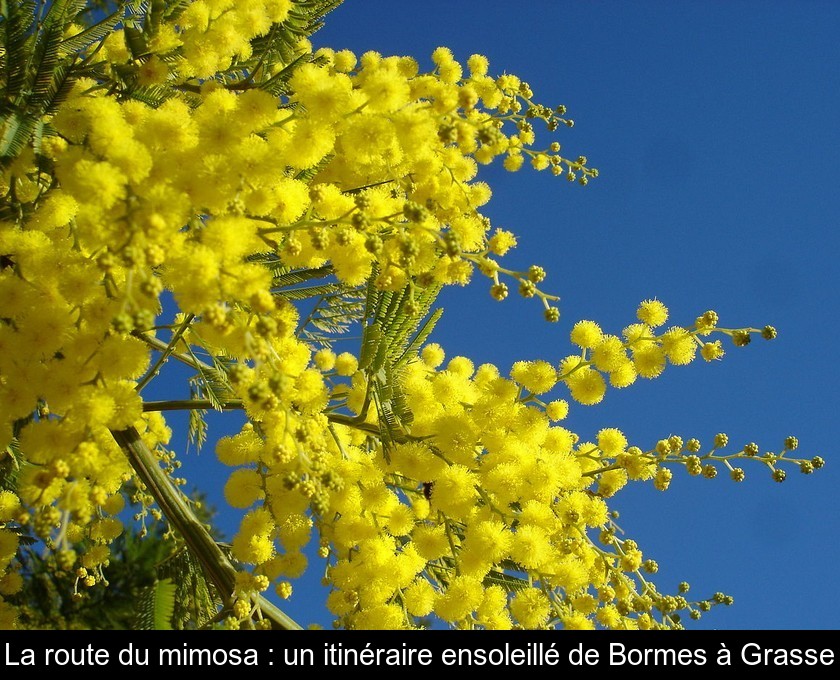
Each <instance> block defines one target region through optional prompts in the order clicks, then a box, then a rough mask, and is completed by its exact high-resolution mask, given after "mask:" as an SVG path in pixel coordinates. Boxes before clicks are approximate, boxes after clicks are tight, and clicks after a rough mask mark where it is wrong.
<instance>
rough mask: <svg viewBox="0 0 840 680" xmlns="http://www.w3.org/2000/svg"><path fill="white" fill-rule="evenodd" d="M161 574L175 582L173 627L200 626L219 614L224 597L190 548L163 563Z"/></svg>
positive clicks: (181, 628) (160, 567)
mask: <svg viewBox="0 0 840 680" xmlns="http://www.w3.org/2000/svg"><path fill="white" fill-rule="evenodd" d="M158 574H159V575H160V576H161V577H169V578H171V579H173V580H174V582H175V584H176V591H175V610H174V615H173V617H172V626H173V628H175V629H176V630H184V629H185V628H201V627H202V626H204V625H205V624H206V623H207V622H208V621H210V620H211V619H213V618H214V617H215V616H216V613H217V612H218V610H219V608H220V606H221V600H220V599H219V598H218V597H217V596H216V592H215V589H214V588H213V587H212V586H211V585H210V584H209V583H208V581H207V579H206V578H205V576H204V572H203V570H202V568H201V564H200V563H199V562H198V561H196V559H195V558H194V557H193V556H192V553H190V551H189V550H187V549H186V548H182V549H181V550H179V551H177V552H176V553H175V554H174V555H172V556H171V557H169V558H168V559H167V560H165V561H164V562H162V563H161V565H160V566H159V568H158Z"/></svg>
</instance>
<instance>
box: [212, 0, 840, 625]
mask: <svg viewBox="0 0 840 680" xmlns="http://www.w3.org/2000/svg"><path fill="white" fill-rule="evenodd" d="M838 29H840V4H838V3H833V2H814V1H812V2H770V3H767V2H762V3H759V2H726V3H724V2H703V3H701V2H694V3H688V2H634V3H624V2H587V3H580V2H577V3H572V2H550V1H548V0H531V2H528V3H521V4H517V3H511V2H498V1H490V2H481V3H478V2H450V1H443V0H424V2H394V1H393V0H391V1H387V0H355V1H354V0H348V1H347V2H346V3H345V4H344V5H343V6H341V7H340V8H338V9H337V10H336V11H334V12H333V13H332V14H330V15H329V16H328V17H327V24H326V26H325V28H324V29H322V31H320V32H319V33H318V34H316V36H315V40H314V42H315V44H316V45H318V46H322V45H323V46H330V47H333V48H336V49H341V48H350V49H353V50H354V51H357V52H359V53H361V52H363V51H365V50H368V49H374V50H377V51H380V52H382V53H383V54H405V55H411V56H415V57H417V58H418V59H420V60H421V62H422V63H423V64H424V66H428V64H429V61H428V59H429V55H430V53H431V51H432V50H433V49H434V48H435V47H437V46H439V45H447V46H449V47H450V48H452V49H453V51H454V52H455V54H456V56H457V57H458V58H459V59H461V60H463V61H465V60H466V58H467V57H468V56H469V55H470V54H472V53H473V52H480V53H483V54H485V55H487V56H488V57H489V58H490V64H491V72H493V73H501V72H504V71H507V72H510V73H515V74H517V75H519V76H520V77H522V78H523V79H525V80H527V81H528V82H529V83H530V84H531V86H532V88H533V90H534V92H535V93H536V98H537V99H538V100H539V101H541V102H543V103H545V104H547V105H555V104H558V103H563V104H565V105H566V106H567V107H568V109H569V115H570V117H572V118H574V119H575V122H576V125H575V127H574V128H573V129H572V130H563V131H561V133H560V137H559V140H560V141H561V142H562V144H563V148H564V151H565V152H566V154H567V155H568V156H570V157H572V158H574V157H576V156H577V155H579V154H585V155H586V156H587V157H588V158H589V160H590V164H591V165H593V166H594V167H597V168H598V169H599V170H600V172H601V176H600V177H599V178H598V179H597V180H595V181H594V182H592V183H590V185H589V186H587V187H580V186H576V185H575V186H571V185H569V184H568V183H567V182H566V181H565V180H562V179H557V178H553V177H551V176H550V175H547V174H544V173H541V174H537V173H536V172H533V171H528V170H523V171H521V172H520V173H517V174H510V173H507V172H505V171H504V170H502V169H501V168H486V169H483V170H482V176H483V178H484V179H486V180H487V181H488V182H490V183H491V185H492V186H493V189H494V198H493V200H492V201H491V203H490V204H489V206H486V208H487V210H486V212H487V214H489V215H490V217H491V218H492V219H493V221H494V222H495V224H496V225H498V226H503V227H505V228H508V229H511V230H512V231H514V232H516V233H517V234H518V235H519V236H520V246H519V247H518V248H517V249H516V250H515V251H513V252H512V253H511V254H509V255H508V256H507V258H506V260H507V265H508V266H510V267H513V268H519V269H524V268H525V267H527V266H528V265H530V264H533V263H537V264H540V265H542V266H544V267H545V268H546V269H547V270H548V272H549V278H548V280H547V281H546V284H545V288H546V289H547V290H550V291H551V292H555V293H558V294H559V295H561V296H562V300H561V302H560V307H561V311H562V315H563V316H562V318H561V321H560V323H559V324H555V325H550V324H547V323H546V322H544V321H543V320H542V315H541V313H540V309H539V307H538V304H537V303H536V302H535V301H533V300H532V301H527V300H522V299H520V298H518V297H517V296H515V295H514V296H511V298H509V299H508V300H507V301H505V302H504V303H501V304H500V303H497V302H494V301H493V300H492V299H491V298H490V296H489V294H488V286H487V283H486V280H485V279H483V278H481V277H479V278H477V279H476V280H475V281H474V283H472V284H471V285H470V286H468V287H467V288H465V289H458V290H448V291H447V292H446V293H445V294H444V295H443V296H442V297H441V301H442V302H443V304H444V307H445V308H446V313H445V314H444V317H443V320H442V322H441V324H440V325H439V327H438V331H437V332H436V334H435V336H434V337H433V339H434V340H437V341H438V342H440V343H441V344H443V345H444V347H445V348H446V349H447V351H448V353H449V355H450V356H452V355H455V354H459V353H460V354H465V355H467V356H469V357H471V358H472V359H474V360H475V361H476V362H479V363H480V362H485V361H489V362H493V363H496V364H497V365H498V366H499V367H500V368H502V369H503V370H507V369H508V368H509V367H510V365H511V363H512V362H513V361H516V360H518V359H536V358H542V359H547V360H550V361H554V362H556V361H559V360H560V359H562V358H563V357H564V356H566V355H567V354H568V353H570V352H571V351H572V349H571V347H570V345H569V342H568V332H569V330H570V328H571V325H572V324H573V323H574V322H575V321H577V320H579V319H581V318H591V319H594V320H596V321H598V322H599V323H601V324H602V326H603V327H604V329H605V330H607V331H609V332H619V331H620V330H621V328H622V327H623V326H625V325H626V324H628V323H631V322H632V321H633V320H634V314H635V309H636V306H637V305H638V303H639V302H640V301H641V300H643V299H646V298H651V297H658V298H659V299H661V300H662V301H663V302H665V303H666V304H667V305H668V306H669V308H670V309H671V315H672V316H671V321H672V322H673V323H679V324H684V325H690V324H691V323H692V322H693V320H694V318H695V317H696V316H697V315H698V314H700V313H702V312H704V311H705V310H707V309H715V310H716V311H717V312H718V314H719V315H720V319H721V325H722V326H726V327H741V326H757V327H761V326H763V325H765V324H772V325H774V326H776V327H777V329H778V331H779V337H778V338H777V339H776V340H775V341H773V342H769V343H768V342H764V341H761V340H760V339H756V340H754V341H753V343H752V344H751V345H750V346H748V347H746V348H742V349H738V348H735V347H734V346H732V345H731V344H730V343H728V342H727V343H725V345H726V348H727V355H726V357H725V358H724V360H723V361H722V362H720V363H715V364H705V363H704V362H702V361H700V362H699V363H696V364H693V365H691V366H688V367H676V368H669V369H668V370H667V371H666V373H665V375H664V376H663V377H661V378H659V379H657V380H654V381H639V383H637V384H636V385H634V386H633V387H631V388H629V389H627V390H623V391H615V390H613V391H610V392H609V393H608V395H607V398H606V400H605V402H604V403H602V404H601V405H599V406H597V407H582V406H577V407H573V411H572V413H571V415H570V419H569V421H568V426H569V427H570V428H571V429H574V430H575V431H577V432H578V433H580V435H581V436H582V437H584V438H587V439H588V438H592V437H594V436H595V434H596V433H597V431H598V430H599V429H600V428H602V427H606V426H612V427H619V428H620V429H622V430H623V431H624V432H625V433H626V434H627V435H628V437H629V439H630V440H631V442H632V443H635V444H638V445H639V446H641V447H643V448H649V447H651V446H652V445H653V444H655V442H656V441H657V440H658V439H660V438H662V437H666V436H668V435H670V434H679V435H681V436H683V437H684V438H686V439H687V438H689V437H697V438H699V439H700V440H701V441H702V442H703V443H704V444H706V443H709V442H710V441H711V439H712V437H713V436H714V434H715V433H717V432H726V433H727V434H728V435H729V437H730V440H731V441H732V442H734V443H735V444H736V445H738V446H740V445H742V444H744V443H746V442H749V441H756V442H757V443H758V444H759V445H760V447H761V449H762V451H765V450H779V449H780V448H781V444H782V441H783V440H784V438H785V437H786V436H788V435H790V434H794V435H796V436H797V437H798V438H799V441H800V451H799V452H800V453H802V454H803V455H804V456H806V457H810V456H813V455H821V456H823V457H824V458H825V459H826V461H827V466H826V468H825V469H823V470H821V471H819V472H818V473H817V474H815V475H812V476H810V477H805V476H804V475H801V474H799V473H798V472H797V471H796V470H795V469H793V468H790V469H788V473H789V474H788V479H787V481H786V482H784V483H783V484H777V483H775V482H773V481H772V480H771V479H770V476H769V473H768V472H767V471H766V469H765V468H762V467H760V466H759V465H744V468H745V471H746V473H747V479H746V481H745V482H743V483H742V484H740V485H736V484H735V483H733V482H731V481H730V480H729V479H728V478H727V477H726V476H725V475H720V476H719V477H718V478H717V479H715V480H705V479H702V478H700V479H698V478H689V477H688V476H687V475H686V474H684V473H680V471H675V472H677V474H675V478H674V481H673V483H672V487H671V490H670V491H668V492H666V493H660V492H656V491H654V490H653V489H652V487H650V486H649V485H637V486H635V487H628V488H626V489H625V490H624V491H622V492H621V493H620V494H619V495H618V496H617V497H616V498H615V499H614V501H613V507H615V508H616V509H618V510H619V511H620V512H621V519H620V520H619V524H620V525H621V526H622V528H623V529H624V530H625V531H626V532H627V535H628V536H630V537H633V538H635V539H636V540H637V541H638V542H639V543H640V546H641V548H642V549H643V550H644V551H645V553H646V555H647V556H650V557H652V558H654V559H656V560H657V561H658V562H659V564H660V573H659V574H658V575H657V576H656V577H654V578H655V579H656V582H657V583H658V584H659V585H660V587H661V588H662V589H663V590H665V591H669V592H674V591H675V590H676V585H677V583H678V582H679V581H681V580H687V581H689V582H690V583H691V585H692V591H691V593H690V594H692V595H697V596H698V597H706V596H709V595H711V594H712V593H713V592H715V591H717V590H722V591H724V592H726V593H728V594H731V595H733V596H734V598H735V605H734V606H733V607H730V608H728V609H725V608H722V607H721V608H717V609H716V610H715V611H714V612H713V613H711V614H709V615H707V616H706V617H705V618H704V619H703V620H702V621H700V622H697V623H692V624H691V627H693V628H723V629H744V628H768V629H769V628H838V627H840V615H839V614H838V611H840V594H838V590H837V589H836V588H835V587H833V585H829V579H833V573H834V571H835V565H836V564H837V560H838V558H840V555H839V554H838V538H837V536H838V513H837V505H836V497H835V496H834V493H836V491H835V490H836V488H837V486H838V485H837V482H838V472H837V470H838V469H840V465H838V459H837V456H836V455H835V449H836V447H835V442H836V440H837V437H836V435H835V434H834V433H833V431H832V430H833V425H834V423H835V420H836V415H837V412H838V397H837V387H836V383H837V377H838V370H837V364H836V363H835V362H836V359H835V356H836V354H835V348H836V344H837V342H836V339H837V338H838V337H840V323H838V317H840V314H838V312H839V311H840V309H838V306H840V305H838V301H837V275H838V266H837V257H838V254H840V248H839V247H838V246H840V237H838V222H840V193H838V191H837V186H838V185H840V168H838V163H837V152H838V149H839V148H840V143H839V142H840V133H839V132H838V125H837V120H838V116H837V111H838V109H840V87H838V81H839V80H840V78H838V76H840V43H839V42H838V41H837V38H836V36H837V34H838ZM544 139H546V140H548V139H549V138H547V137H545V138H544ZM547 143H548V141H546V145H547ZM207 455H212V453H210V451H207ZM219 486H221V484H219ZM214 493H216V492H214ZM313 566H314V565H313ZM317 578H318V575H317V574H316V575H315V576H314V577H313V580H312V581H311V582H313V583H314V582H316V581H317ZM305 590H306V586H305V585H304V584H301V585H300V586H297V592H296V594H295V595H294V596H293V598H292V602H291V603H289V604H288V606H287V609H288V611H289V612H290V613H291V614H292V615H293V616H296V617H297V618H298V619H299V620H300V621H301V622H302V623H304V624H306V623H310V622H315V621H318V622H320V623H322V624H325V625H329V621H330V617H329V615H328V614H325V613H322V612H319V610H317V609H316V608H315V607H316V605H314V604H313V599H310V597H308V596H307V595H306V594H305V593H304V591H305ZM322 595H323V593H319V594H318V595H317V596H316V599H320V598H321V597H322Z"/></svg>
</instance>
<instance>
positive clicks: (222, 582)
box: [111, 427, 301, 630]
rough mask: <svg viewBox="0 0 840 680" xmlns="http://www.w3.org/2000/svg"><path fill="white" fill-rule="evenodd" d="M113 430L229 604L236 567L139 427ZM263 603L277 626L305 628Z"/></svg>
mask: <svg viewBox="0 0 840 680" xmlns="http://www.w3.org/2000/svg"><path fill="white" fill-rule="evenodd" d="M111 434H112V435H113V437H114V439H115V440H116V442H117V444H119V445H120V447H121V448H122V449H123V451H124V452H125V454H126V456H127V457H128V460H129V462H130V463H131V466H132V467H133V468H134V470H135V471H136V472H137V475H138V476H139V477H140V480H141V481H142V482H143V484H145V485H146V490H147V491H148V492H149V493H151V494H152V495H153V496H154V498H155V500H156V501H157V504H158V506H159V507H160V509H161V511H162V512H163V513H164V515H166V518H167V520H169V522H170V523H171V524H172V525H173V526H174V527H175V529H176V530H177V531H178V533H180V534H181V536H182V537H183V538H184V541H185V542H186V544H187V547H188V548H189V549H190V551H191V552H192V554H193V555H194V556H195V557H196V558H197V559H198V561H199V562H201V565H202V566H203V567H204V571H205V573H206V574H207V577H208V578H209V579H210V581H212V583H213V585H214V586H215V587H216V590H217V591H218V593H219V595H220V596H221V597H222V600H223V602H224V605H225V607H229V606H230V605H231V604H232V597H233V591H234V587H235V585H236V569H235V568H234V566H233V565H232V564H231V562H230V560H229V559H228V558H227V556H226V555H225V554H224V553H223V552H222V550H221V548H219V546H218V545H217V544H216V541H214V540H213V537H212V536H211V535H210V533H209V532H208V531H207V529H206V528H205V527H204V525H203V524H202V523H201V522H199V521H198V518H197V517H196V516H195V514H194V513H193V511H192V510H191V509H190V507H189V506H188V505H187V504H186V503H185V502H184V499H183V498H182V497H181V495H180V494H179V493H178V491H177V490H176V489H175V488H174V486H173V485H172V482H170V481H169V478H168V477H167V476H166V473H165V472H164V471H163V470H162V469H161V467H160V465H159V464H158V460H157V458H156V457H155V455H154V454H153V453H152V452H151V451H150V450H149V448H148V447H147V446H146V445H145V444H144V443H143V440H142V439H141V438H140V435H139V434H138V432H137V430H136V428H134V427H129V428H128V429H125V430H120V431H113V430H112V431H111ZM259 605H260V610H261V611H262V613H263V615H264V616H265V617H266V618H267V619H269V620H270V621H271V623H272V624H273V625H272V627H273V628H276V629H281V630H300V629H301V627H300V626H299V625H298V624H297V623H295V621H293V620H292V619H291V618H289V617H288V616H287V615H286V614H285V613H284V612H283V611H281V610H280V609H279V608H278V607H276V606H275V605H274V604H272V603H271V602H269V601H268V600H267V599H265V598H264V597H262V596H260V597H259Z"/></svg>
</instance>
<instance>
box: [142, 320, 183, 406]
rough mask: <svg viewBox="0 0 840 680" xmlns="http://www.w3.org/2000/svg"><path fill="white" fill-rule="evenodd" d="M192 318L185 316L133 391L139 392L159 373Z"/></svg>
mask: <svg viewBox="0 0 840 680" xmlns="http://www.w3.org/2000/svg"><path fill="white" fill-rule="evenodd" d="M194 318H195V315H194V314H187V316H186V317H185V318H184V322H183V323H182V324H181V325H180V326H179V327H178V329H177V330H176V331H175V332H174V333H173V334H172V339H171V340H170V341H169V344H168V345H167V346H166V349H164V350H163V351H162V352H161V353H160V356H159V357H158V359H157V361H156V362H155V363H154V365H153V366H152V367H151V368H150V369H149V370H148V372H147V373H146V375H144V376H143V377H142V378H141V379H140V381H139V382H138V383H137V387H135V388H134V389H135V390H137V392H140V391H141V390H142V389H143V388H144V387H145V386H146V385H148V384H149V383H150V382H151V381H152V379H153V378H154V377H155V376H156V375H157V374H158V373H159V372H160V368H161V366H163V364H164V362H165V361H166V360H167V359H168V358H169V355H170V354H172V352H174V351H175V347H176V345H177V344H178V341H179V340H180V339H181V336H183V335H184V333H185V332H186V330H187V328H188V327H189V325H190V324H191V323H192V320H193V319H194Z"/></svg>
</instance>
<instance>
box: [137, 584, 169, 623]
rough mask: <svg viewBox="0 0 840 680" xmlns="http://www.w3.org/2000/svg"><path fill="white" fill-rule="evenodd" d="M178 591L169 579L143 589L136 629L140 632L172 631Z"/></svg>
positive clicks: (139, 600)
mask: <svg viewBox="0 0 840 680" xmlns="http://www.w3.org/2000/svg"><path fill="white" fill-rule="evenodd" d="M176 590H177V588H176V586H175V584H174V583H173V582H172V579H169V578H165V579H163V580H160V581H157V582H155V583H154V584H153V585H151V586H149V587H148V588H145V589H143V591H142V592H141V593H140V596H139V597H138V598H137V615H136V619H135V627H136V628H137V629H138V630H172V616H173V614H174V613H175V593H176Z"/></svg>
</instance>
